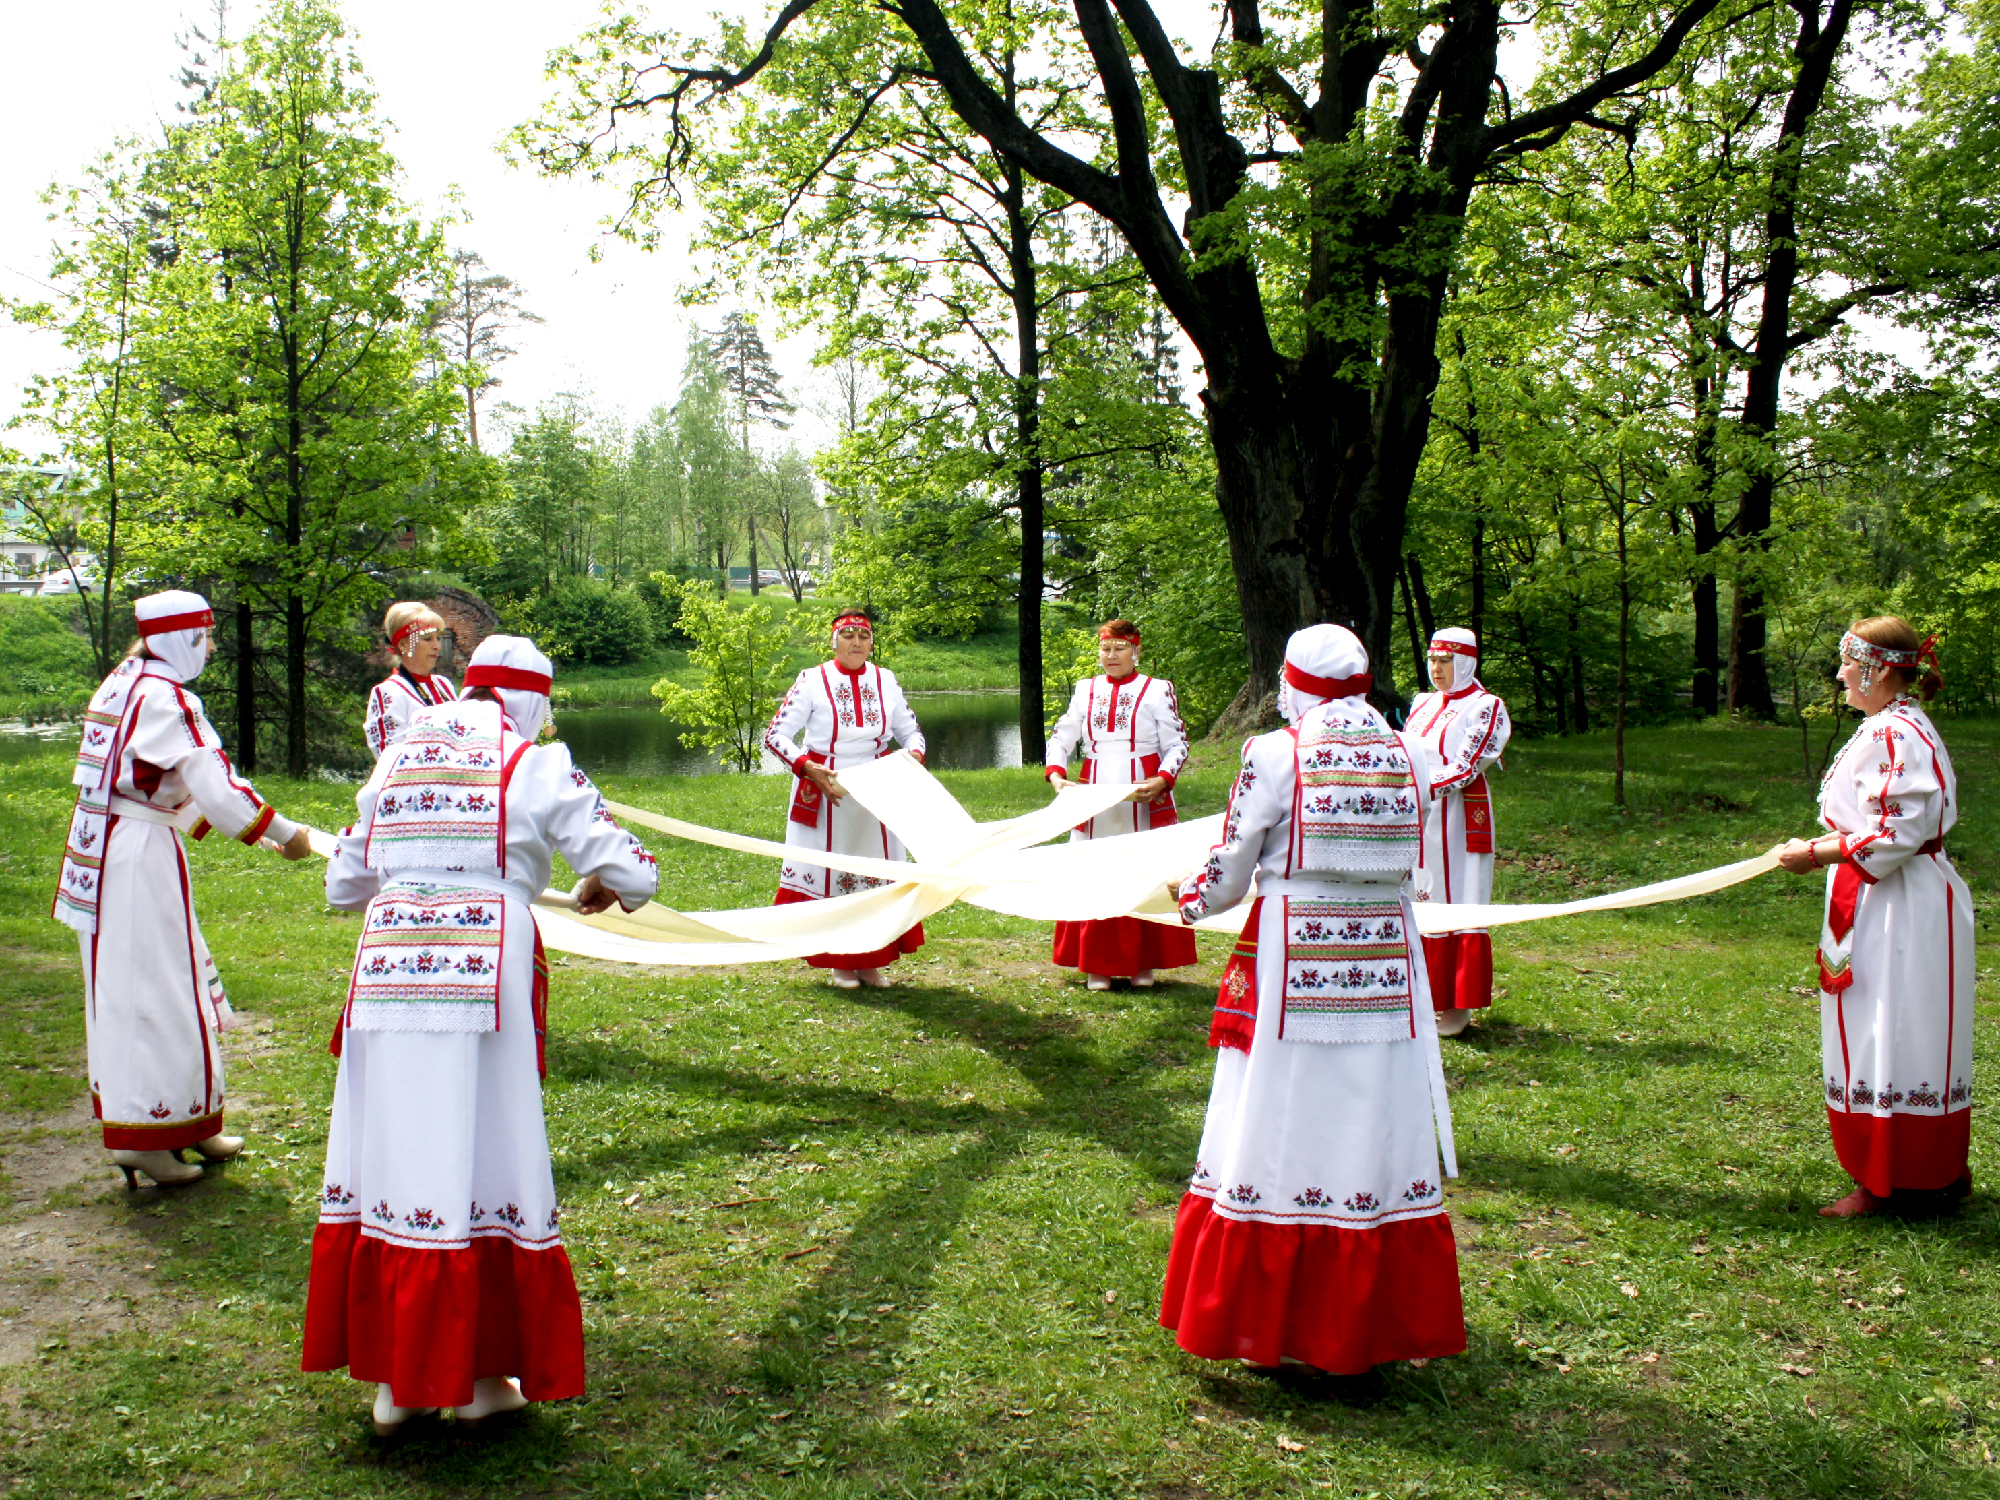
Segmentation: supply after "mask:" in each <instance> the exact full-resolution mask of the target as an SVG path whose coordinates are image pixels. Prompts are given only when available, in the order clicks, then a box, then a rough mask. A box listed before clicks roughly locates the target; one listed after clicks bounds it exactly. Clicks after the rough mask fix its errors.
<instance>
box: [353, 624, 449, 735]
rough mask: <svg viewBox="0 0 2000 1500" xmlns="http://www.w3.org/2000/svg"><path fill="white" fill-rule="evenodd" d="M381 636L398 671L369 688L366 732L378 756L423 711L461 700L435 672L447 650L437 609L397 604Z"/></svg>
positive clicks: (363, 726) (444, 678)
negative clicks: (439, 655) (457, 698)
mask: <svg viewBox="0 0 2000 1500" xmlns="http://www.w3.org/2000/svg"><path fill="white" fill-rule="evenodd" d="M382 633H383V634H384V635H385V636H387V637H388V638H389V649H390V650H391V651H393V652H395V653H396V670H395V671H393V672H391V673H390V674H389V675H388V676H387V677H385V678H383V679H382V680H381V681H380V682H378V683H376V684H375V686H374V687H373V688H371V689H369V692H368V717H367V719H366V720H365V721H364V722H363V724H362V731H361V732H362V733H363V734H364V735H366V736H367V737H368V748H369V750H370V751H372V752H373V753H374V754H375V755H376V756H377V757H379V756H380V755H381V754H382V752H383V751H384V750H387V749H388V748H389V747H390V746H391V745H393V744H395V743H396V742H397V741H399V740H401V739H402V737H403V735H404V734H405V733H406V732H407V731H408V729H409V727H410V716H411V715H412V714H414V713H416V711H417V710H418V709H420V708H431V707H433V706H435V705H437V704H439V703H449V702H451V701H452V699H454V698H456V697H457V696H458V690H457V689H456V688H454V687H453V686H452V685H451V679H450V678H449V677H446V676H444V675H442V674H441V673H438V672H433V671H432V670H431V668H433V667H435V666H436V665H437V659H438V652H439V651H440V650H441V649H442V648H443V645H444V642H443V636H444V620H443V618H442V617H441V616H439V614H438V612H437V611H436V610H434V609H432V608H431V607H430V606H429V605H428V604H418V603H415V602H413V601H410V600H404V601H403V602H402V603H400V604H392V605H390V606H389V612H388V614H386V615H384V616H383V618H382Z"/></svg>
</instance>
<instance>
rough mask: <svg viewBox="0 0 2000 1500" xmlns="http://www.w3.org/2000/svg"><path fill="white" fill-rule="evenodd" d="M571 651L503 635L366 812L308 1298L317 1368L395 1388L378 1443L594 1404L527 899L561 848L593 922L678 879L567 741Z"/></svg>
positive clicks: (483, 646) (476, 657) (351, 857)
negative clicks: (354, 940) (553, 1144)
mask: <svg viewBox="0 0 2000 1500" xmlns="http://www.w3.org/2000/svg"><path fill="white" fill-rule="evenodd" d="M550 675H551V669H550V667H549V662H548V658H547V657H545V656H543V655H542V653H541V652H540V651H537V650H536V649H535V647H534V645H533V644H532V643H531V642H529V641H526V640H523V639H522V638H520V637H519V636H490V637H488V638H487V639H486V640H485V641H483V642H481V643H480V646H479V649H478V650H477V651H475V652H474V653H473V655H472V660H471V662H470V663H469V664H468V667H467V670H466V674H465V681H466V686H467V689H468V692H467V696H466V697H465V698H464V699H461V700H459V701H458V702H456V703H447V704H440V705H438V706H436V707H431V708H424V709H420V710H418V711H417V713H416V714H415V715H414V716H413V717H412V718H411V720H410V724H409V729H408V733H407V734H406V736H405V737H404V740H403V742H402V744H401V745H400V746H397V747H395V748H393V749H392V750H391V751H390V753H389V754H387V755H385V756H383V757H382V759H381V760H380V761H378V762H377V763H376V767H375V774H374V776H373V777H372V778H370V780H369V782H368V784H367V785H366V786H365V787H363V788H362V790H361V793H360V795H359V796H358V797H357V798H356V799H355V800H356V806H357V816H356V818H355V822H354V826H353V827H352V828H349V829H346V830H344V831H343V832H342V834H341V836H340V847H339V849H338V851H337V852H336V853H335V855H334V857H333V859H332V861H331V862H330V863H329V865H328V867H327V873H326V899H327V901H328V903H329V904H330V905H332V906H335V907H338V908H340V909H342V910H347V911H361V910H365V911H366V913H367V915H366V916H365V917H364V919H363V922H362V935H361V941H360V947H359V951H358V952H357V953H356V955H355V960H354V975H353V980H352V982H351V985H350V988H349V991H348V1003H347V1009H346V1012H345V1014H344V1016H343V1017H342V1020H341V1025H340V1028H339V1029H338V1030H337V1031H336V1032H335V1042H336V1049H335V1050H337V1051H338V1052H339V1054H340V1069H339V1073H338V1075H337V1076H336V1078H335V1081H334V1090H333V1122H332V1125H331V1128H330V1129H329V1131H328V1134H327V1146H326V1176H325V1180H324V1182H323V1184H322V1186H321V1189H320V1217H319V1227H318V1229H317V1230H316V1231H315V1232H314V1235H313V1254H312V1276H311V1281H310V1284H309V1286H308V1291H307V1297H306V1326H305V1355H304V1360H303V1368H305V1369H307V1370H337V1369H340V1368H342V1367H345V1368H346V1369H348V1370H349V1371H350V1372H351V1373H352V1374H353V1376H354V1377H355V1379H357V1380H372V1381H375V1382H377V1387H376V1395H375V1412H374V1416H375V1424H376V1430H377V1431H378V1432H380V1433H382V1434H384V1435H385V1436H386V1435H388V1434H389V1433H392V1432H394V1431H396V1430H397V1429H398V1428H399V1427H400V1425H401V1424H402V1423H403V1422H404V1421H405V1420H406V1419H407V1418H408V1417H410V1416H411V1415H413V1414H414V1413H416V1412H418V1411H422V1410H426V1409H429V1408H434V1407H444V1406H452V1407H455V1408H457V1412H458V1416H459V1418H460V1420H461V1421H479V1420H483V1419H484V1418H485V1417H487V1416H490V1415H492V1414H494V1413H496V1412H502V1411H511V1410H514V1409H516V1408H518V1407H520V1406H522V1405H525V1404H526V1403H527V1402H529V1401H554V1400H560V1399H562V1398H564V1397H567V1396H575V1395H579V1394H581V1393H582V1391H583V1315H582V1307H581V1304H580V1303H579V1302H578V1300H577V1293H576V1282H575V1279H574V1277H573V1276H572V1275H571V1273H570V1265H569V1258H568V1256H567V1255H565V1254H564V1252H563V1247H562V1236H561V1234H560V1233H559V1232H558V1229H557V1212H556V1198H555V1180H554V1177H553V1175H552V1173H551V1170H550V1166H549V1147H548V1135H547V1131H546V1128H545V1126H544V1123H543V1117H542V1087H541V1073H542V1038H543V1035H544V1031H545V1028H546V1014H547V1004H546V997H547V982H548V980H547V968H546V965H545V964H544V963H543V960H542V946H541V940H540V938H539V937H538V935H537V933H536V930H535V922H534V918H533V916H532V914H531V913H530V912H529V909H528V904H529V902H531V901H532V900H533V899H534V898H535V897H536V896H537V895H538V894H540V892H541V890H542V888H543V886H544V885H545V884H546V882H547V880H548V876H549V869H550V866H551V863H552V861H553V859H554V857H555V855H556V854H558V853H560V854H561V855H562V856H563V858H565V859H566V860H568V861H569V864H570V867H571V868H572V869H574V870H576V871H578V872H579V873H580V874H581V875H582V876H583V880H582V882H581V884H579V885H578V886H577V888H576V896H577V898H578V902H579V904H580V906H581V907H582V909H583V910H584V911H585V912H598V911H603V910H606V909H608V908H609V907H610V906H611V904H612V903H613V902H614V901H616V902H618V903H619V904H621V905H622V906H624V907H625V908H626V909H627V910H628V911H629V910H632V909H634V908H636V907H639V906H641V905H643V904H644V903H645V902H646V901H647V900H648V899H649V898H650V897H651V896H652V894H653V892H654V891H655V889H656V888H657V887H658V885H659V871H658V869H657V867H656V866H655V865H654V863H653V858H652V856H651V855H649V854H648V853H647V852H646V851H645V849H644V848H642V847H641V846H640V844H639V842H638V841H637V840H636V839H634V838H633V837H632V836H631V835H630V834H628V833H626V832H625V831H624V830H623V829H622V828H620V827H619V826H618V825H617V824H616V823H614V822H613V821H612V820H611V815H610V813H609V812H608V811H606V809H605V806H604V799H603V798H602V797H600V796H599V795H598V791H597V788H596V787H595V786H593V785H591V782H590V778H589V777H587V776H585V775H584V774H583V772H581V771H579V770H577V769H576V767H575V766H574V765H573V764H572V763H571V761H570V755H569V750H568V748H567V747H566V746H563V745H561V744H550V745H542V746H538V745H536V744H535V743H534V740H535V735H536V732H537V731H538V730H539V729H540V728H541V725H542V722H543V720H544V719H545V718H546V717H547V715H548V711H549V685H550Z"/></svg>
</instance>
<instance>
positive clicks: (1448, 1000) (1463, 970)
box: [1424, 932, 1493, 1010]
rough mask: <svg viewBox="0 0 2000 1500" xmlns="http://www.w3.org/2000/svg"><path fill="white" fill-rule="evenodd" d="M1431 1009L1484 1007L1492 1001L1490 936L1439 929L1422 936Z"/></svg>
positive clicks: (1491, 946)
mask: <svg viewBox="0 0 2000 1500" xmlns="http://www.w3.org/2000/svg"><path fill="white" fill-rule="evenodd" d="M1424 971H1425V972H1426V973H1427V974H1429V975H1430V981H1431V1007H1432V1008H1433V1009H1434V1010H1485V1009H1486V1008H1487V1007H1488V1006H1490V1005H1492V1003H1493V939H1492V937H1491V936H1490V935H1488V934H1487V933H1484V932H1443V933H1439V934H1438V935H1437V936H1436V937H1427V938H1425V939H1424Z"/></svg>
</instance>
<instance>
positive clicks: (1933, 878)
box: [1781, 615, 1978, 1218]
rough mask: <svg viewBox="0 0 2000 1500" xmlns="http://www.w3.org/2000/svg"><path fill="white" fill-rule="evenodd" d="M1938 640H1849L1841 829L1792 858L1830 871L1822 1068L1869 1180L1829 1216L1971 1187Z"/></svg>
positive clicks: (1849, 1151)
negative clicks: (1933, 705) (1934, 716)
mask: <svg viewBox="0 0 2000 1500" xmlns="http://www.w3.org/2000/svg"><path fill="white" fill-rule="evenodd" d="M1935 646H1936V643H1935V641H1933V640H1919V639H1918V637H1917V633H1916V631H1914V630H1912V629H1911V628H1910V627H1909V626H1908V625H1907V624H1905V623H1904V622H1903V621H1901V620H1899V619H1897V618H1895V617H1894V616H1893V615H1879V616H1877V617H1875V618H1874V619H1869V620H1860V621H1857V622H1856V623H1855V625H1854V626H1853V628H1852V629H1850V630H1849V631H1848V633H1847V634H1846V636H1845V637H1843V638H1842V640H1841V643H1840V655H1841V665H1840V681H1841V683H1842V684H1843V685H1844V686H1845V687H1846V689H1847V701H1848V703H1849V705H1851V706H1852V707H1854V708H1857V709H1859V710H1860V711H1861V712H1862V713H1863V714H1865V715H1866V716H1867V717H1866V718H1865V720H1864V721H1863V723H1862V725H1861V727H1860V728H1859V729H1857V730H1856V731H1855V732H1854V737H1853V738H1852V739H1850V740H1849V741H1848V742H1847V746H1846V748H1845V749H1843V750H1842V751H1841V752H1840V757H1839V759H1837V760H1835V761H1834V763H1833V767H1832V769H1831V770H1829V771H1828V772H1827V773H1826V778H1825V780H1823V781H1822V782H1821V783H1820V790H1819V820H1820V822H1821V823H1822V824H1823V825H1824V826H1825V827H1826V829H1827V830H1828V832H1827V833H1826V834H1825V835H1822V836H1821V837H1819V838H1815V839H1810V840H1807V839H1793V840H1792V841H1791V842H1790V843H1789V844H1787V845H1786V846H1785V850H1784V853H1783V855H1782V856H1781V859H1782V862H1783V864H1784V866H1785V868H1786V869H1788V870H1791V871H1793V872H1794V873H1796V874H1800V875H1808V874H1813V873H1816V872H1818V871H1821V870H1824V871H1825V875H1824V877H1823V878H1824V879H1825V881H1826V915H1825V921H1824V923H1823V925H1822V926H1821V929H1820V938H1819V982H1820V990H1821V995H1820V1047H1821V1056H1822V1066H1821V1073H1822V1075H1823V1078H1824V1082H1825V1089H1826V1114H1827V1123H1828V1125H1829V1126H1830V1127H1831V1129H1832V1131H1833V1149H1834V1154H1835V1155H1836V1156H1838V1157H1839V1158H1840V1164H1841V1166H1843V1167H1845V1168H1846V1169H1847V1174H1848V1175H1849V1176H1850V1177H1852V1178H1853V1179H1854V1181H1855V1184H1856V1186H1855V1189H1854V1191H1853V1192H1851V1193H1849V1194H1848V1195H1847V1196H1846V1197H1844V1198H1842V1199H1840V1201H1839V1202H1837V1203H1832V1204H1829V1205H1828V1206H1827V1207H1825V1208H1822V1209H1821V1210H1820V1212H1821V1213H1823V1214H1826V1215H1828V1216H1830V1217H1834V1218H1851V1217H1853V1216H1855V1215H1859V1214H1868V1213H1873V1212H1875V1211H1876V1210H1877V1209H1878V1208H1880V1207H1882V1206H1883V1204H1884V1202H1885V1201H1886V1200H1887V1199H1888V1198H1889V1196H1890V1194H1892V1193H1896V1192H1899V1191H1902V1192H1907V1193H1912V1194H1917V1195H1924V1196H1929V1197H1930V1198H1931V1201H1933V1202H1935V1201H1936V1199H1937V1197H1939V1196H1942V1197H1943V1198H1945V1199H1947V1200H1956V1199H1959V1198H1963V1197H1965V1196H1966V1195H1967V1194H1968V1193H1970V1192H1971V1191H1972V1171H1971V1168H1970V1166H1969V1165H1968V1154H1969V1150H1970V1145H1971V1137H1972V1007H1973V982H1974V979H1975V978H1976V973H1977V967H1978V966H1977V962H1976V960H1975V956H1974V951H1973V942H1974V937H1975V933H1974V927H1973V912H1972V893H1971V892H1970V891H1969V890H1967V889H1966V885H1965V881H1964V880H1963V879H1962V878H1961V877H1960V875H1959V873H1958V871H1957V870H1956V869H1954V868H1953V867H1952V862H1951V860H1950V859H1949V858H1947V857H1946V855H1945V852H1944V841H1945V835H1946V834H1948V833H1949V832H1950V831H1951V828H1952V825H1953V824H1954V823H1956V822H1957V821H1958V777H1957V775H1956V774H1955V773H1954V772H1953V770H1952V766H1951V756H1950V755H1949V754H1948V753H1947V752H1946V750H1945V748H1944V740H1943V738H1942V737H1941V736H1940V735H1939V734H1938V732H1937V726H1936V725H1935V724H1933V723H1931V721H1930V716H1929V715H1927V714H1926V713H1925V712H1924V710H1923V707H1922V705H1921V704H1920V703H1919V701H1918V700H1919V698H1922V699H1929V698H1931V697H1932V696H1934V695H1935V694H1936V693H1937V691H1938V689H1939V688H1941V687H1942V686H1943V685H1944V679H1943V677H1942V676H1941V675H1940V673H1939V672H1938V670H1937V655H1936V651H1935Z"/></svg>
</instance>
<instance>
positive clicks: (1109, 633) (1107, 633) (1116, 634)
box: [1097, 630, 1139, 646]
mask: <svg viewBox="0 0 2000 1500" xmlns="http://www.w3.org/2000/svg"><path fill="white" fill-rule="evenodd" d="M1097 638H1098V639H1099V640H1100V641H1130V642H1131V643H1132V644H1133V645H1134V646H1137V645H1138V644H1139V632H1138V631H1136V630H1132V631H1125V630H1100V631H1098V632H1097Z"/></svg>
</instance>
